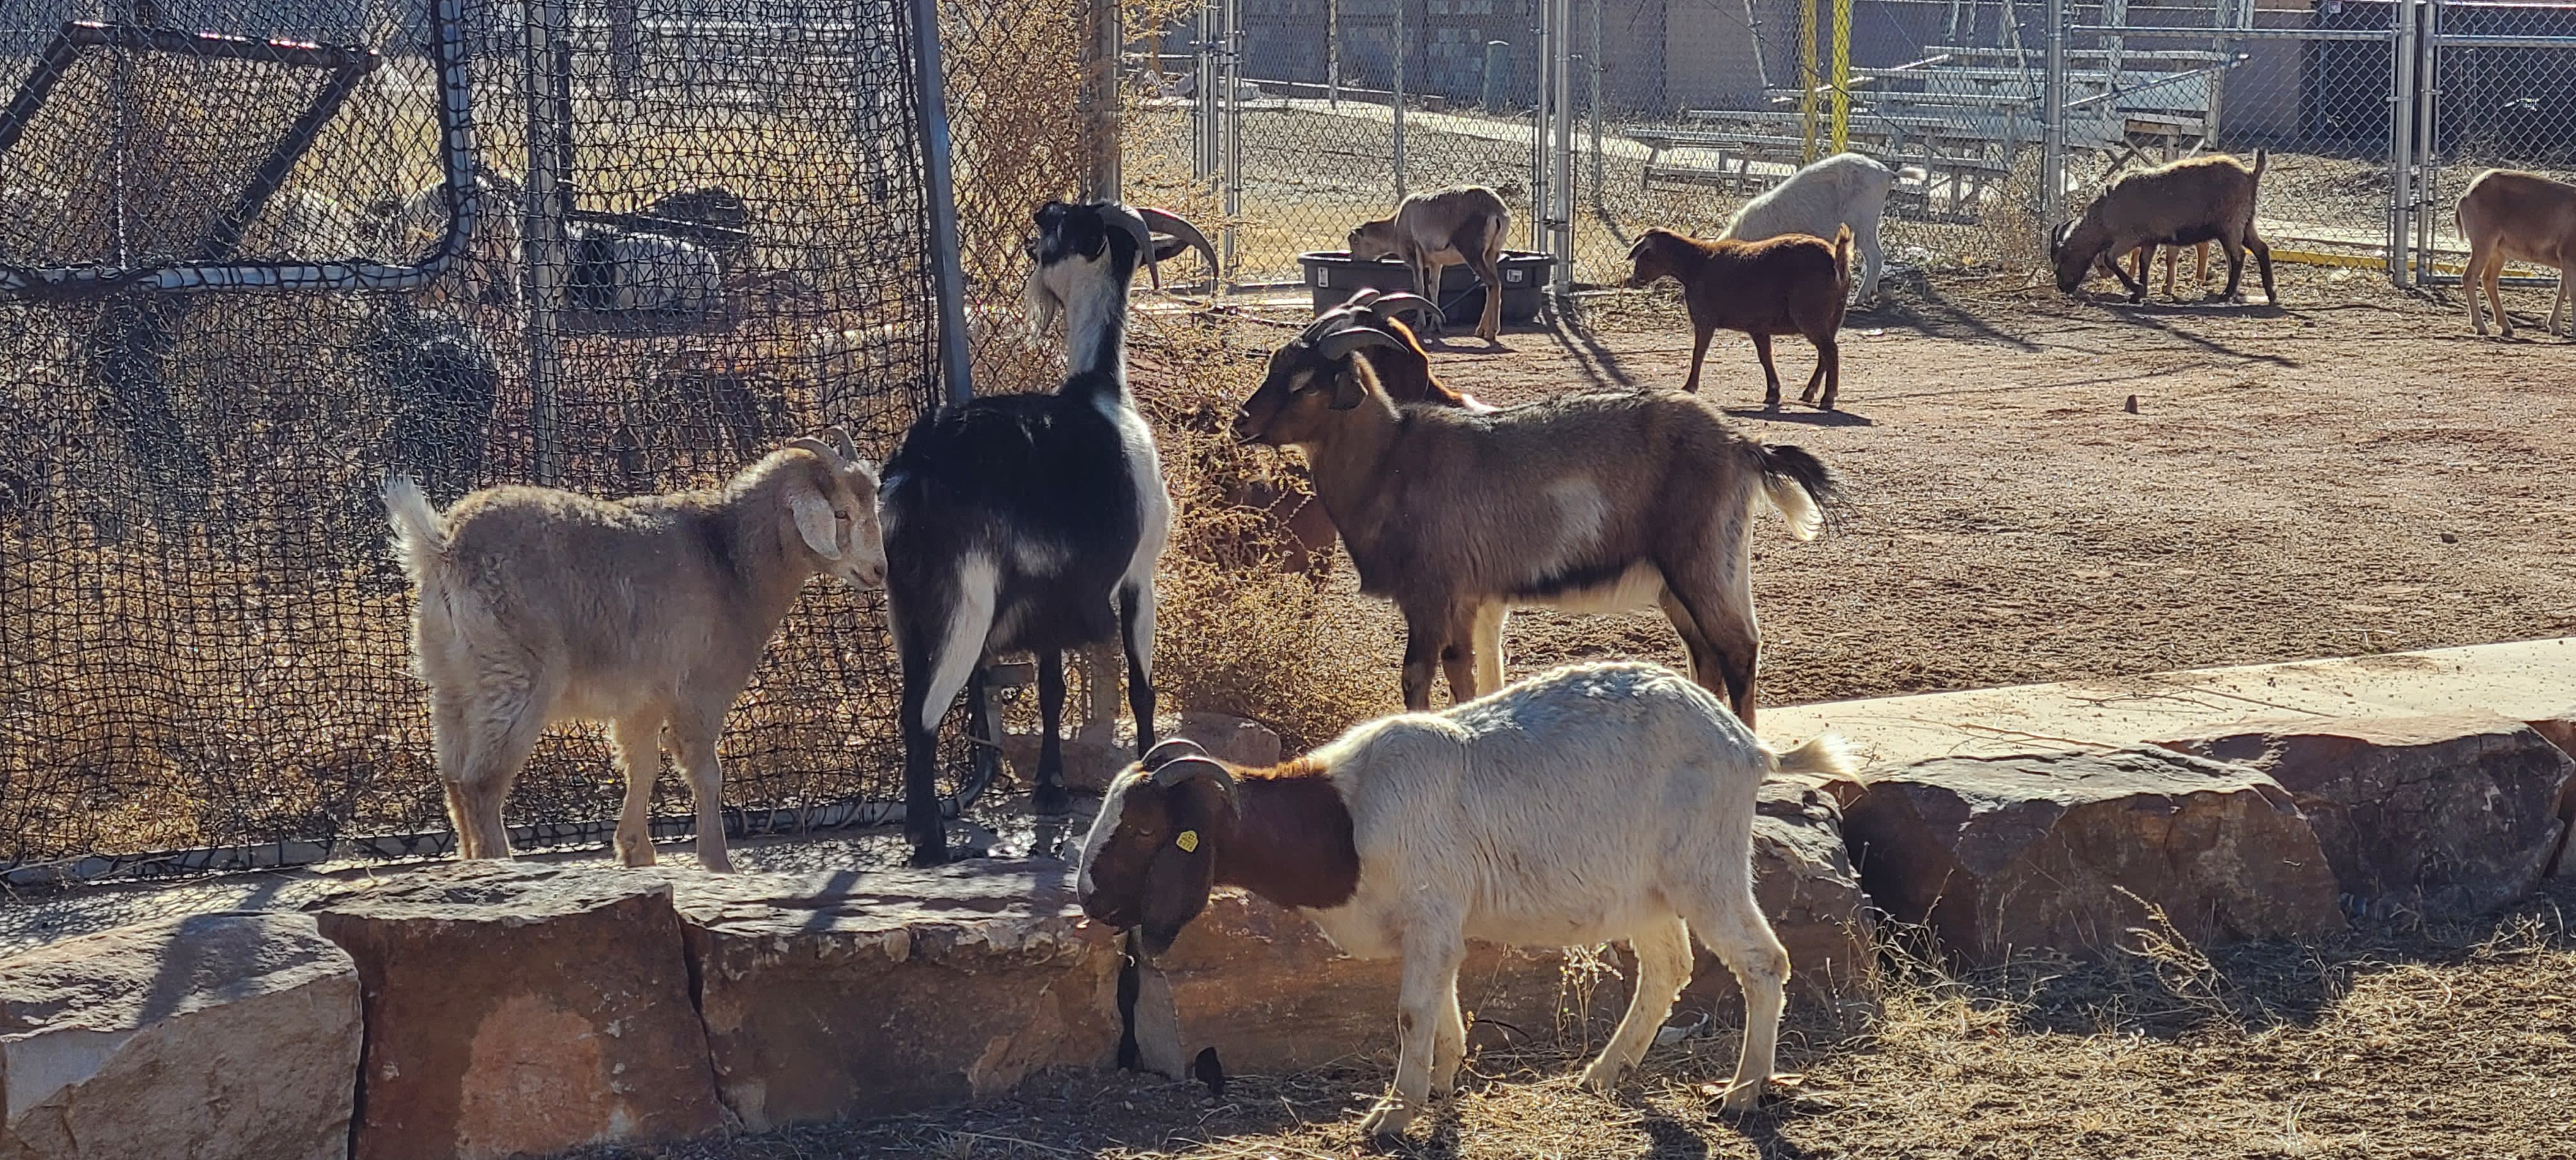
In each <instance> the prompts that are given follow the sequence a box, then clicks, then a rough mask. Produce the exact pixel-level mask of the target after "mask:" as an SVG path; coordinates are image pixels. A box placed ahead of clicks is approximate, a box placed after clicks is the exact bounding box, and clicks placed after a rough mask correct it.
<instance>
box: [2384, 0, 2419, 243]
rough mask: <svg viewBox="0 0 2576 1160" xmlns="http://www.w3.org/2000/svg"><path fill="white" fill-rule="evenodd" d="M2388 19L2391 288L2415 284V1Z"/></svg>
mask: <svg viewBox="0 0 2576 1160" xmlns="http://www.w3.org/2000/svg"><path fill="white" fill-rule="evenodd" d="M2393 7H2394V9H2395V12H2394V14H2393V16H2392V17H2391V19H2392V21H2393V22H2394V23H2395V24H2396V29H2395V32H2396V36H2395V37H2394V38H2393V39H2392V40H2391V41H2390V42H2389V60H2388V64H2389V78H2388V281H2389V283H2390V284H2391V285H2394V286H2401V287H2402V286H2407V285H2411V284H2412V283H2413V281H2414V278H2413V276H2412V273H2411V272H2410V271H2409V269H2408V266H2409V264H2410V261H2411V259H2410V258H2409V257H2408V256H2407V252H2406V247H2407V242H2408V240H2409V238H2408V236H2407V234H2408V217H2409V216H2410V215H2411V214H2412V213H2413V212H2414V209H2415V190H2414V186H2413V185H2412V182H2413V180H2414V165H2413V159H2412V157H2411V156H2410V155H2411V154H2412V152H2413V150H2414V143H2415V133H2414V128H2415V53H2416V51H2417V49H2416V46H2415V0H2397V2H2396V4H2395V5H2393Z"/></svg>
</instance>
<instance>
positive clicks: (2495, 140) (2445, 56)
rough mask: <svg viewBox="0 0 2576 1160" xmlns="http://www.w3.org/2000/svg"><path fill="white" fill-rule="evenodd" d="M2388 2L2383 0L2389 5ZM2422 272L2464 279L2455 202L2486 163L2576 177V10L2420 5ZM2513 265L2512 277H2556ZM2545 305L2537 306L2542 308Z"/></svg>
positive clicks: (2418, 244) (2422, 276) (2418, 270)
mask: <svg viewBox="0 0 2576 1160" xmlns="http://www.w3.org/2000/svg"><path fill="white" fill-rule="evenodd" d="M2382 7H2385V5H2383V6H2382ZM2420 13H2421V14H2420V15H2419V16H2418V20H2419V21H2420V22H2421V24H2420V28H2421V30H2422V31H2421V37H2422V41H2423V43H2424V46H2425V57H2424V62H2425V63H2424V65H2423V67H2424V69H2425V70H2426V73H2425V76H2424V77H2423V79H2422V80H2421V81H2420V82H2419V83H2418V89H2419V91H2421V92H2423V93H2424V94H2425V96H2424V97H2423V98H2422V99H2421V100H2420V101H2419V102H2418V104H2417V115H2418V117H2419V121H2418V124H2419V125H2420V126H2421V128H2420V130H2419V133H2420V136H2419V137H2418V138H2417V141H2416V150H2417V152H2416V155H2415V160H2416V161H2417V163H2418V164H2420V166H2421V169H2420V171H2419V172H2420V177H2421V184H2420V188H2419V189H2418V190H2417V191H2416V193H2417V195H2418V197H2420V199H2421V200H2420V201H2419V202H2417V203H2416V204H2415V205H2414V206H2412V207H2411V208H2412V210H2413V212H2414V224H2415V225H2416V227H2417V233H2416V236H2415V252H2416V261H2417V265H2416V267H2415V277H2416V279H2417V280H2418V281H2421V282H2441V281H2456V280H2458V278H2459V277H2460V273H2461V271H2462V270H2463V269H2465V268H2466V266H2467V263H2468V249H2469V244H2468V240H2467V239H2466V238H2463V237H2461V236H2460V232H2459V223H2458V221H2457V220H2456V218H2455V217H2454V211H2453V207H2454V206H2455V205H2456V204H2457V203H2458V201H2459V199H2460V195H2461V194H2463V193H2466V192H2467V191H2468V187H2469V183H2470V182H2472V181H2474V180H2476V179H2477V176H2478V174H2480V173H2482V172H2485V171H2486V170H2488V169H2491V168H2496V169H2517V170H2528V171H2532V172H2537V173H2541V174H2544V175H2546V176H2549V177H2553V178H2556V179H2558V180H2560V181H2571V180H2576V110H2571V108H2570V106H2569V104H2568V101H2567V99H2566V94H2567V93H2568V92H2569V91H2570V90H2571V89H2576V10H2571V9H2568V8H2564V7H2559V6H2553V5H2508V4H2470V3H2441V4H2427V5H2424V6H2423V7H2422V8H2421V9H2420ZM2554 274H2555V272H2554V271H2546V270H2536V269H2531V268H2526V267H2520V266H2508V268H2507V270H2506V275H2507V276H2508V277H2517V276H2518V277H2531V276H2534V275H2554ZM2536 312H2537V311H2536Z"/></svg>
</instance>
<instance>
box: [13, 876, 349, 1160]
mask: <svg viewBox="0 0 2576 1160" xmlns="http://www.w3.org/2000/svg"><path fill="white" fill-rule="evenodd" d="M359 1034H360V1033H359V1022H358V972H357V968H356V965H355V964H354V963H352V962H351V961H350V959H349V956H348V955H347V954H345V953H343V952H342V951H341V950H340V948H338V947H336V946H333V945H332V944H331V943H330V942H329V941H328V940H326V939H324V938H323V937H322V936H321V934H320V933H319V932H318V931H317V930H316V929H315V926H314V922H313V920H312V919H310V918H307V917H305V916H302V915H294V914H201V915H191V916H188V917H185V918H175V919H168V920H164V921H159V922H149V923H143V924H139V925H136V926H129V927H123V928H120V929H117V930H113V931H108V932H105V933H102V934H94V935H87V936H84V937H81V938H75V939H66V940H64V941H62V942H59V943H55V944H53V945H51V946H48V947H44V948H42V949H39V950H35V951H30V952H28V953H26V954H22V955H19V956H16V957H14V958H9V959H5V960H0V1158H6V1160H22V1158H23V1160H33V1158H35V1157H47V1158H54V1157H61V1158H73V1157H80V1158H89V1157H96V1158H99V1160H142V1158H145V1157H152V1158H160V1157H168V1158H171V1160H232V1158H235V1157H260V1158H262V1160H326V1158H338V1157H344V1156H346V1155H348V1151H349V1114H350V1108H351V1101H352V1099H353V1098H354V1097H355V1094H356V1091H357V1075H358V1044H359Z"/></svg>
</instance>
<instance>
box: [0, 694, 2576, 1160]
mask: <svg viewBox="0 0 2576 1160" xmlns="http://www.w3.org/2000/svg"><path fill="white" fill-rule="evenodd" d="M1261 740H1262V739H1261V738H1260V737H1259V736H1256V735H1253V734H1251V733H1250V731H1245V736H1244V737H1243V738H1242V739H1241V741H1242V743H1243V745H1244V747H1245V748H1258V747H1260V745H1259V743H1260V742H1261ZM2571 742H2576V714H2571V715H2567V716H2564V717H2562V718H2560V719H2556V720H2553V721H2546V722H2532V723H2525V722H2516V721H2507V720H2503V719H2499V718H2491V717H2475V716H2470V717H2443V718H2417V719H2409V720H2404V721H2375V722H2349V721H2347V722H2325V721H2305V722H2296V723H2281V724H2265V725H2257V726H2245V727H2238V728H2234V729H2230V730H2225V731H2220V732H2215V733H2211V734H2208V735H2204V736H2196V737H2180V738H2175V739H2173V740H2171V741H2169V742H2167V743H2166V744H2165V746H2164V747H2145V748H2138V749H2127V750H2117V751H2111V752H2075V751H2060V752H2038V753H2030V754H2023V755H2018V756H2012V757H2001V758H1951V759H1942V760H1935V761H1926V762H1920V763H1917V764H1913V765H1906V766H1897V767H1892V768H1879V769H1872V770H1868V771H1865V772H1864V774H1863V775H1861V776H1860V777H1858V778H1856V779H1854V780H1851V781H1845V782H1837V783H1832V784H1829V785H1824V786H1808V785H1793V784H1787V783H1781V784H1774V785H1771V786H1767V787H1765V790H1764V792H1763V796H1762V802H1761V809H1760V812H1759V814H1758V816H1757V817H1756V819H1755V852H1756V853H1755V857H1756V865H1755V873H1756V891H1757V894H1758V895H1759V897H1760V899H1761V903H1762V907H1763V910H1764V912H1765V913H1766V914H1768V915H1769V916H1770V917H1771V919H1772V922H1773V925H1774V927H1775V929H1777V930H1778V932H1779V934H1780V936H1781V939H1782V941H1783V942H1784V943H1786V944H1787V946H1788V947H1789V950H1790V957H1791V960H1792V963H1793V968H1794V973H1793V979H1792V997H1791V1005H1792V1013H1793V1015H1801V1016H1807V1017H1812V1016H1813V1015H1814V1013H1816V1012H1818V1011H1820V1010H1823V1011H1839V1010H1841V1009H1843V1008H1844V1007H1846V1006H1848V1005H1850V1004H1853V1003H1855V1002H1858V1003H1866V1002H1867V1001H1868V1000H1869V998H1870V996H1871V994H1872V991H1873V988H1872V987H1871V985H1870V983H1871V975H1872V970H1873V965H1874V961H1875V958H1876V955H1877V942H1876V940H1877V938H1878V937H1879V936H1880V933H1881V932H1880V931H1879V930H1878V929H1876V928H1874V926H1873V917H1872V916H1873V915H1874V914H1878V913H1884V914H1886V915H1887V916H1890V917H1892V918H1894V919H1895V920H1897V921H1898V922H1901V923H1906V924H1912V925H1913V926H1916V927H1919V928H1921V929H1922V930H1924V931H1926V932H1928V933H1929V934H1930V936H1931V937H1932V938H1934V939H1935V940H1936V941H1937V942H1938V943H1939V945H1940V946H1941V948H1942V949H1943V950H1944V951H1946V952H1947V953H1949V954H1951V955H1953V956H1955V957H1957V958H1960V959H1964V960H1967V961H1972V962H1983V961H1993V960H1996V959H2000V958H2003V957H2006V956H2009V955H2012V954H2014V953H2018V952H2020V951H2023V950H2048V951H2054V952H2061V953H2069V954H2077V955H2084V954H2093V953H2098V952H2100V951H2102V950H2104V949H2105V948H2107V947H2109V946H2111V945H2113V944H2115V943H2116V942H2117V941H2118V940H2120V939H2122V938H2124V937H2128V932H2129V931H2130V930H2131V929H2132V928H2134V927H2139V926H2144V925H2150V924H2152V923H2154V922H2156V921H2158V920H2157V916H2158V915H2161V920H2162V921H2163V922H2165V923H2167V924H2170V926H2171V927H2172V929H2173V930H2174V931H2175V932H2176V933H2178V934H2180V935H2181V936H2183V937H2186V938H2189V939H2192V940H2195V941H2200V942H2204V943H2216V942H2224V941H2228V940H2234V939H2256V938H2274V937H2291V938H2310V937H2316V936H2320V935H2325V934H2329V933H2331V932H2333V931H2336V930H2339V929H2341V928H2342V927H2343V925H2344V923H2345V921H2346V915H2347V914H2348V913H2352V912H2357V911H2362V910H2367V909H2372V908H2382V909H2384V908H2386V907H2388V906H2391V905H2404V906H2434V905H2442V906H2454V907H2492V906H2498V905H2503V904H2506V903H2510V902H2511V901H2513V900H2514V899H2516V898H2519V897H2520V896H2521V895H2522V894H2523V893H2525V892H2527V891H2529V890H2530V889H2531V888H2532V886H2533V884H2535V883H2536V882H2537V881H2539V879H2540V877H2541V876H2542V875H2544V874H2545V873H2548V872H2549V871H2550V870H2551V868H2552V867H2553V865H2555V866H2557V867H2558V869H2559V872H2562V873H2564V872H2568V871H2567V867H2566V866H2565V863H2566V862H2567V861H2568V860H2569V859H2568V857H2567V855H2566V853H2565V849H2566V846H2567V831H2568V829H2569V824H2570V822H2571V820H2576V760H2571V759H2570V758H2569V756H2568V755H2567V753H2566V752H2565V751H2564V748H2563V747H2565V746H2567V745H2569V744H2570V743H2571ZM1103 748H1104V753H1103V755H1102V760H1103V761H1104V762H1106V761H1107V760H1108V759H1109V757H1111V756H1114V755H1113V754H1111V753H1109V752H1107V750H1108V749H1109V748H1111V747H1103ZM1070 873H1071V867H1070V866H1069V865H1068V864H1066V863H1063V862H1059V861H1054V860H1051V859H1049V860H1033V861H1021V862H978V863H970V864H964V865H960V866H956V867H950V868H947V869H944V870H938V871H867V872H860V871H843V872H834V873H820V874H794V875H788V874H742V875H735V876H717V875H707V874H704V873H701V872H698V871H695V870H692V869H683V868H661V869H652V870H626V869H622V868H618V867H615V866H612V865H610V864H608V863H606V862H604V861H592V862H583V863H559V864H542V863H531V862H506V863H493V862H483V863H456V862H450V863H443V864H438V865H434V866H429V867H425V868H421V869H416V870H409V871H403V872H399V873H391V874H386V875H382V876H380V877H378V878H376V879H373V880H371V881H367V882H363V883H360V884H357V885H355V886H352V887H351V888H349V889H347V890H344V891H341V892H338V893H336V894H333V895H331V896H329V897H327V898H325V899H324V900H323V901H321V902H319V903H316V904H314V905H313V906H312V907H311V908H310V909H311V910H312V911H313V913H311V914H281V913H262V914H212V915H200V916H196V917H192V918H185V919H177V920H169V921H164V922H156V923H148V924H142V925H137V926H133V927H127V928H123V929H120V930H116V931H111V932H108V933H105V934H100V935H95V936H90V937H88V938H83V939H74V940H66V941H64V942H62V943H58V944H55V945H53V946H50V947H46V948H44V949H42V950H39V951H35V952H31V953H28V954H25V955H20V956H17V957H15V958H10V959H6V960H0V1160H20V1158H33V1157H109V1156H115V1157H128V1156H174V1157H209V1158H212V1157H232V1156H259V1157H271V1156H274V1157H281V1158H286V1160H304V1158H308V1157H309V1158H313V1160H320V1158H322V1157H337V1156H344V1155H349V1154H351V1152H352V1151H353V1150H354V1153H355V1154H356V1155H358V1156H360V1157H366V1158H370V1160H372V1158H375V1157H440V1158H446V1157H504V1156H510V1155H514V1154H520V1153H544V1152H550V1151H556V1150H561V1149H564V1148H570V1147H575V1146H579V1145H584V1144H595V1143H612V1142H640V1141H650V1140H658V1139H673V1138H679V1137H686V1136H692V1135H703V1134H706V1133H710V1132H713V1131H717V1130H720V1129H724V1128H728V1127H739V1128H747V1129H753V1130H758V1129H763V1128H768V1127H772V1126H776V1125H782V1124H789V1123H796V1122H803V1121H816V1120H828V1119H839V1118H846V1117H855V1116H865V1115H873V1114H879V1113H884V1112H890V1111H898V1110H902V1111H910V1110H918V1109H919V1108H922V1107H925V1106H935V1105H937V1104H940V1103H946V1102H953V1101H964V1100H973V1099H979V1098H984V1097H987V1096H991V1095H995V1094H998V1093H1000V1092H1003V1091H1007V1090H1009V1089H1010V1088H1012V1087H1013V1086H1015V1085H1017V1084H1019V1083H1021V1082H1022V1081H1024V1080H1026V1079H1028V1078H1029V1077H1031V1076H1034V1075H1037V1074H1039V1073H1041V1072H1044V1071H1047V1070H1049V1069H1058V1068H1071V1069H1098V1068H1104V1067H1109V1066H1112V1065H1113V1061H1114V1059H1115V1055H1116V1052H1117V1048H1118V1041H1119V1038H1120V1033H1121V1030H1122V1022H1121V1015H1120V1013H1119V1007H1118V1001H1117V990H1118V976H1119V972H1120V968H1121V965H1122V962H1123V960H1122V957H1121V953H1120V948H1119V945H1118V942H1117V940H1116V939H1115V938H1114V937H1113V936H1112V935H1111V934H1110V933H1109V932H1107V931H1104V930H1101V929H1098V928H1097V927H1094V926H1093V925H1091V924H1089V923H1087V922H1085V921H1084V920H1083V918H1082V915H1081V911H1080V907H1079V906H1078V904H1077V903H1076V900H1075V898H1074V896H1073V891H1072V889H1071V886H1070V883H1069V882H1068V876H1069V875H1070ZM1606 961H1607V962H1608V963H1609V964H1610V965H1611V966H1612V968H1613V971H1612V972H1611V973H1610V974H1608V975H1603V974H1600V973H1598V972H1596V971H1594V970H1593V967H1594V966H1595V965H1596V964H1595V963H1594V961H1592V960H1577V959H1574V958H1571V957H1569V956H1567V955H1564V954H1562V953H1559V952H1553V951H1546V952H1535V953H1534V952H1529V951H1521V950H1506V949H1503V948H1495V947H1475V948H1472V954H1471V957H1470V960H1469V964H1468V967H1467V969H1466V970H1465V972H1463V974H1462V978H1461V987H1460V993H1461V999H1462V1002H1463V1005H1464V1006H1465V1007H1466V1008H1468V1010H1469V1012H1470V1013H1471V1015H1472V1016H1473V1017H1474V1018H1475V1019H1476V1020H1477V1023H1476V1025H1475V1028H1474V1030H1473V1032H1472V1037H1473V1038H1474V1040H1475V1041H1476V1042H1477V1043H1479V1044H1482V1045H1489V1046H1490V1045H1494V1044H1500V1043H1512V1042H1520V1041H1526V1040H1530V1039H1541V1040H1553V1039H1557V1038H1558V1037H1560V1036H1562V1037H1564V1039H1565V1040H1567V1041H1572V1042H1578V1043H1581V1042H1597V1040H1598V1036H1597V1033H1598V1031H1599V1030H1600V1029H1601V1028H1603V1027H1606V1025H1607V1024H1608V1023H1609V1022H1610V1021H1613V1020H1615V1019H1616V1018H1617V1017H1618V1015H1619V1013H1620V1012H1621V1010H1622V1009H1623V1007H1624V1004H1625V1001H1626V987H1625V983H1624V971H1622V970H1619V969H1618V968H1619V966H1620V964H1621V963H1622V961H1623V958H1622V956H1615V955H1614V956H1612V957H1611V958H1610V959H1608V960H1606ZM1161 966H1162V968H1163V970H1164V974H1163V975H1161V976H1160V977H1159V980H1158V982H1157V987H1158V988H1160V987H1163V986H1165V985H1168V990H1169V993H1170V996H1171V1003H1170V1005H1169V1007H1168V1008H1167V1009H1168V1010H1171V1011H1176V1012H1177V1015H1178V1024H1179V1038H1180V1040H1181V1049H1182V1051H1183V1052H1184V1056H1185V1057H1186V1055H1188V1054H1195V1053H1196V1052H1197V1051H1198V1050H1199V1049H1200V1048H1202V1047H1207V1046H1214V1047H1216V1048H1217V1049H1218V1052H1219V1055H1220V1057H1221V1058H1222V1060H1223V1061H1224V1063H1225V1065H1226V1067H1227V1069H1228V1070H1231V1071H1236V1072H1253V1073H1259V1072H1276V1071H1282V1070H1292V1069H1298V1068H1305V1067H1311V1066H1314V1065H1318V1064H1322V1063H1325V1062H1327V1061H1330V1060H1334V1059H1340V1058H1345V1057H1350V1056H1382V1055H1385V1054H1387V1053H1390V1052H1391V1051H1392V1049H1393V1047H1394V1044H1395V1027H1394V1024H1395V989H1396V972H1397V965H1396V964H1395V963H1393V962H1362V961H1357V960H1353V959H1350V958H1347V957H1345V956H1343V955H1341V954H1339V953H1338V952H1337V951H1336V950H1334V948H1332V947H1331V946H1330V945H1329V944H1328V943H1326V942H1325V941H1324V940H1323V939H1322V938H1321V936H1320V935H1318V934H1317V933H1316V932H1315V930H1314V929H1313V927H1312V926H1311V925H1310V924H1308V923H1307V922H1306V921H1305V920H1304V919H1302V918H1300V917H1298V916H1297V915H1295V914H1292V913H1289V912H1286V911H1282V910H1280V909H1278V908H1276V907H1272V906H1270V905H1268V904H1266V903H1263V902H1261V901H1259V900H1257V899H1252V898H1248V897H1245V896H1243V895H1241V894H1239V893H1235V892H1230V891H1227V892H1219V894H1218V895H1217V896H1216V898H1215V899H1214V900H1213V901H1212V903H1211V905H1210V906H1209V908H1208V911H1207V913H1206V914H1205V916H1203V917H1202V918H1201V919H1200V920H1199V921H1198V922H1197V923H1195V924H1193V926H1192V927H1191V928H1190V929H1189V930H1188V931H1187V932H1186V933H1185V934H1184V935H1183V937H1182V938H1181V940H1180V942H1179V943H1178V944H1177V945H1176V946H1175V947H1174V948H1173V950H1172V951H1171V952H1170V953H1169V954H1168V955H1166V956H1165V957H1164V959H1163V961H1162V963H1161ZM1570 967H1571V968H1575V969H1572V970H1569V968H1570ZM1693 1011H1708V1012H1711V1013H1712V1014H1714V1015H1715V1016H1716V1017H1717V1019H1718V1021H1719V1022H1721V1023H1732V1022H1734V1021H1735V1020H1736V1019H1737V1018H1738V1008H1737V1000H1736V996H1735V989H1734V985H1733V981H1732V979H1731V978H1730V977H1729V976H1728V974H1727V972H1726V971H1725V969H1724V967H1723V966H1722V965H1720V964H1719V963H1717V962H1715V961H1714V960H1713V959H1712V958H1711V957H1709V956H1708V955H1707V954H1706V953H1705V952H1703V953H1702V954H1701V956H1700V961H1699V964H1698V970H1697V974H1696V977H1695V980H1694V982H1693V984H1692V986H1691V988H1690V990H1689V991H1687V992H1685V993H1684V995H1683V998H1682V1000H1681V1003H1680V1004H1679V1006H1678V1008H1677V1012H1678V1013H1679V1014H1678V1017H1679V1018H1681V1019H1684V1020H1688V1019H1690V1018H1691V1013H1692V1012H1693ZM362 1028H363V1029H364V1034H363V1036H362V1035H361V1029H362ZM1158 1042H1159V1041H1158ZM353 1120H354V1126H353Z"/></svg>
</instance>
